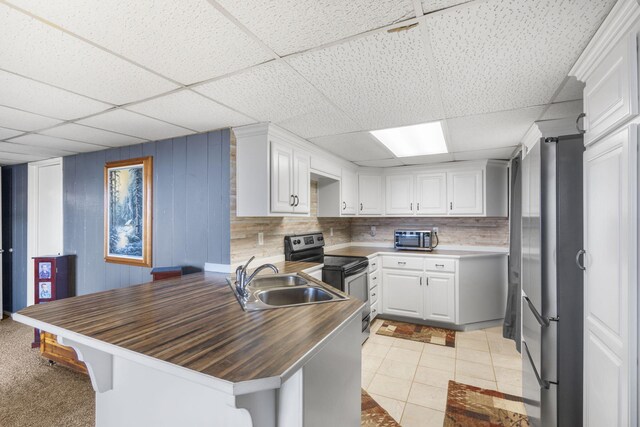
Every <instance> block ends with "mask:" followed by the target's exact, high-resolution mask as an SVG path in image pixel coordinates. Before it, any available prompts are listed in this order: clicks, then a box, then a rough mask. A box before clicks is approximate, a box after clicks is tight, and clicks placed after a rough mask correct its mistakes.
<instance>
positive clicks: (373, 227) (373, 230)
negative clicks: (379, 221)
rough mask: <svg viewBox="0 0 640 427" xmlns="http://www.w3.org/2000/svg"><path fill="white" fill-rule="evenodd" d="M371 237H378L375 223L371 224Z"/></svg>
mask: <svg viewBox="0 0 640 427" xmlns="http://www.w3.org/2000/svg"><path fill="white" fill-rule="evenodd" d="M371 237H376V226H375V225H372V226H371Z"/></svg>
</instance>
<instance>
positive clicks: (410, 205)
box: [409, 202, 413, 210]
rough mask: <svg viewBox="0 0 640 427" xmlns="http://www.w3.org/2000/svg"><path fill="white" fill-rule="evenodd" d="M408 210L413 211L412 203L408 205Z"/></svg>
mask: <svg viewBox="0 0 640 427" xmlns="http://www.w3.org/2000/svg"><path fill="white" fill-rule="evenodd" d="M409 210H413V202H411V204H409Z"/></svg>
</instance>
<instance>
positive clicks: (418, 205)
mask: <svg viewBox="0 0 640 427" xmlns="http://www.w3.org/2000/svg"><path fill="white" fill-rule="evenodd" d="M416 210H417V211H419V210H420V203H419V202H418V203H417V204H416Z"/></svg>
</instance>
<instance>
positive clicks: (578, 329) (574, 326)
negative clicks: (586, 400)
mask: <svg viewBox="0 0 640 427" xmlns="http://www.w3.org/2000/svg"><path fill="white" fill-rule="evenodd" d="M583 152H584V145H583V139H582V136H580V135H575V136H566V137H559V138H542V139H541V140H540V141H539V142H538V143H537V144H536V145H535V146H534V147H533V148H532V149H531V150H530V151H529V152H528V153H527V155H526V157H524V159H523V163H522V294H523V295H522V340H523V345H522V364H523V371H522V375H523V378H522V380H523V383H522V386H523V396H524V399H525V406H526V409H527V413H528V415H529V419H530V423H531V425H532V426H544V427H552V426H580V425H582V348H583V336H582V334H583V326H582V324H583V320H582V312H583V310H582V307H583V288H582V282H583V278H582V270H581V268H580V266H579V265H578V263H577V261H576V256H577V254H578V252H579V251H580V250H581V249H582V242H583V240H582V239H583V234H582V225H583V217H582V197H583V195H582V153H583Z"/></svg>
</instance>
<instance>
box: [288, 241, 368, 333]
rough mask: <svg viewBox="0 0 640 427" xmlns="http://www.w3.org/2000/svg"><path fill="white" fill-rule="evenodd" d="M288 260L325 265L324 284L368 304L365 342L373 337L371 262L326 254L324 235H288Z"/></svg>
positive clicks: (364, 331) (364, 316)
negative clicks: (370, 287) (371, 328)
mask: <svg viewBox="0 0 640 427" xmlns="http://www.w3.org/2000/svg"><path fill="white" fill-rule="evenodd" d="M284 257H285V260H287V261H301V262H318V263H322V264H324V266H323V267H322V281H323V282H325V283H327V284H329V285H331V286H333V287H335V288H337V289H339V290H341V291H342V292H345V293H347V294H349V295H351V296H353V297H355V298H358V299H360V300H362V301H364V302H365V303H366V305H365V308H364V309H363V310H362V341H363V342H364V341H365V340H366V339H367V338H369V330H370V323H371V322H370V314H371V307H370V306H369V276H368V274H367V270H368V266H369V260H368V259H367V258H366V257H350V256H333V255H325V254H324V237H323V236H322V233H312V234H300V235H289V236H285V238H284Z"/></svg>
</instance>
